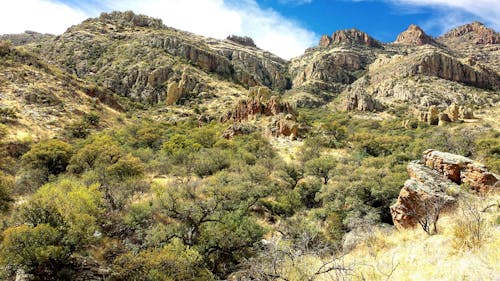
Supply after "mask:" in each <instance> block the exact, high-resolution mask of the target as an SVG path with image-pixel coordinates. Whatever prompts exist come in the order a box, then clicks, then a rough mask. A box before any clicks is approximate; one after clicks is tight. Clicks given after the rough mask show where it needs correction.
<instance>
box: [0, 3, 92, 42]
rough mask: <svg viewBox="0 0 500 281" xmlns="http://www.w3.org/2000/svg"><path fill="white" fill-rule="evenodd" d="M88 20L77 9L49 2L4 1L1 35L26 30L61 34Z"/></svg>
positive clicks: (0, 26)
mask: <svg viewBox="0 0 500 281" xmlns="http://www.w3.org/2000/svg"><path fill="white" fill-rule="evenodd" d="M86 18H88V15H87V14H86V13H84V12H83V11H81V10H79V9H77V8H72V7H69V6H68V5H65V4H62V3H57V2H52V1H49V0H14V1H2V9H0V34H6V33H21V32H24V31H26V30H33V31H38V32H43V33H55V34H59V33H63V32H64V31H65V30H66V29H67V28H68V27H69V26H71V25H73V24H77V23H79V22H81V21H83V20H84V19H86Z"/></svg>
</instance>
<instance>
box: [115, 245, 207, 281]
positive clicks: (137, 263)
mask: <svg viewBox="0 0 500 281" xmlns="http://www.w3.org/2000/svg"><path fill="white" fill-rule="evenodd" d="M110 280H145V281H156V280H169V281H170V280H172V281H174V280H178V281H183V280H193V281H196V280H199V281H205V280H207V281H208V280H214V276H213V275H212V274H211V273H210V271H209V270H207V269H206V268H205V267H204V262H203V259H202V257H201V255H200V254H199V253H198V252H197V251H196V250H195V249H193V248H189V247H187V246H185V245H183V244H182V243H181V242H180V241H179V240H177V239H174V240H173V241H172V242H170V243H169V244H167V245H166V246H164V247H162V248H160V249H148V250H143V251H140V252H139V253H138V254H135V253H125V254H123V255H121V256H119V257H118V258H117V259H116V260H115V261H114V266H113V274H112V276H111V278H110Z"/></svg>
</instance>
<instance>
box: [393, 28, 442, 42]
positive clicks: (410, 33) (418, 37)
mask: <svg viewBox="0 0 500 281" xmlns="http://www.w3.org/2000/svg"><path fill="white" fill-rule="evenodd" d="M394 43H396V44H407V45H418V46H421V45H425V44H435V43H436V42H435V41H434V39H432V37H430V36H429V35H427V34H425V32H424V31H423V30H422V29H421V28H420V27H419V26H417V25H414V24H412V25H410V26H409V27H408V29H407V30H406V31H403V32H402V33H400V34H399V35H398V38H397V39H396V41H394Z"/></svg>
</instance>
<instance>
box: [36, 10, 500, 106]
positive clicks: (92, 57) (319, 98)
mask: <svg viewBox="0 0 500 281" xmlns="http://www.w3.org/2000/svg"><path fill="white" fill-rule="evenodd" d="M497 38H498V33H496V32H495V31H493V30H492V29H488V28H486V27H484V25H482V24H480V23H477V22H476V23H471V24H469V25H465V26H462V27H458V28H456V29H453V30H451V31H450V32H448V33H446V34H445V35H443V36H441V37H439V38H432V37H430V36H429V35H427V34H426V33H425V31H423V30H422V29H421V28H420V27H418V26H416V25H410V26H409V28H408V29H407V30H406V31H404V32H402V33H401V34H400V35H399V36H398V37H397V39H396V41H395V42H394V43H381V42H379V41H377V40H376V39H374V38H373V37H371V36H370V35H368V34H366V33H364V32H362V31H360V30H357V29H347V30H339V31H336V32H334V33H333V34H332V35H331V36H328V35H325V36H323V37H322V38H321V40H320V42H319V44H318V46H317V47H313V48H310V49H308V50H306V51H305V53H304V54H303V55H302V56H299V57H297V58H294V59H292V60H291V61H286V60H283V59H281V58H279V57H277V56H275V55H273V54H271V53H269V52H266V51H264V50H261V49H259V48H258V47H257V46H256V45H255V43H254V42H253V40H251V38H244V37H238V36H229V37H228V39H226V40H216V39H212V38H205V37H201V36H198V35H195V34H192V33H188V32H183V31H180V30H176V29H174V28H170V27H166V26H164V25H163V23H162V22H161V20H159V19H154V18H150V17H147V16H143V15H136V14H134V13H132V12H112V13H103V14H102V15H101V16H100V17H99V18H94V19H88V20H86V21H84V22H83V23H81V24H79V25H76V26H73V27H71V28H69V29H68V30H67V31H66V32H65V33H64V34H62V35H60V36H57V37H43V40H41V39H40V40H38V42H37V40H34V41H30V42H32V43H31V44H28V45H27V48H28V49H30V50H31V51H32V52H34V53H36V54H37V55H39V56H40V57H41V58H43V59H44V60H46V61H48V62H50V63H53V64H56V65H58V66H59V67H61V68H63V69H64V70H66V71H68V72H69V73H73V74H76V75H77V76H78V77H79V78H83V79H86V80H88V81H92V82H95V83H97V84H98V85H100V86H102V87H104V88H107V89H109V90H111V91H113V92H114V93H116V94H118V95H120V96H123V97H128V98H131V99H132V100H134V101H138V102H141V103H145V104H158V103H163V102H166V104H167V105H171V104H189V103H191V104H193V105H194V104H198V105H202V104H203V106H204V107H206V108H208V109H209V110H208V111H207V112H214V111H218V110H217V108H219V107H220V106H221V104H224V108H226V109H230V108H231V106H232V104H234V102H235V101H236V100H237V97H238V96H240V95H243V96H246V95H247V92H246V90H245V89H243V88H246V89H249V88H251V87H254V86H265V87H268V88H270V89H271V90H273V91H276V93H277V94H280V95H282V96H283V97H284V99H285V100H286V101H288V102H291V103H292V104H294V105H297V106H299V107H303V106H305V107H318V106H323V105H325V104H328V103H330V102H332V105H334V106H339V107H340V108H343V109H345V110H353V109H362V110H368V111H373V110H383V109H384V108H390V107H392V106H394V105H396V104H401V103H403V104H407V105H412V106H415V107H416V109H418V110H424V111H425V110H427V108H428V107H429V106H431V105H437V106H439V107H443V108H445V107H447V106H449V105H450V104H452V103H457V104H459V105H461V106H469V107H470V106H475V105H477V106H483V105H487V104H495V103H497V102H498V95H496V94H495V93H496V92H497V91H498V90H499V89H500V76H499V69H498V61H499V60H498V59H497V58H498V52H499V51H498V50H496V49H498V40H497ZM146 61H147V62H148V63H144V62H146ZM241 87H243V88H241ZM224 100H225V102H224ZM358 100H359V101H360V102H358ZM364 101H366V102H367V103H369V104H370V105H369V106H365V105H363V104H364V103H365V102H364ZM358 104H360V105H358Z"/></svg>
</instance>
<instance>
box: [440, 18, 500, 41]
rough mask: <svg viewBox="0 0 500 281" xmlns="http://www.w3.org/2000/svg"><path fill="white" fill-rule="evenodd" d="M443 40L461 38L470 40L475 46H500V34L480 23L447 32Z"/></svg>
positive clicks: (465, 25)
mask: <svg viewBox="0 0 500 281" xmlns="http://www.w3.org/2000/svg"><path fill="white" fill-rule="evenodd" d="M442 37H443V38H461V37H466V38H463V39H466V40H467V39H468V40H471V41H472V42H474V43H475V44H482V45H485V44H500V34H499V33H498V32H495V30H493V29H491V28H487V27H486V26H484V24H482V23H480V22H477V21H476V22H472V23H469V24H464V25H462V26H459V27H456V28H454V29H452V30H450V31H448V32H446V33H445V34H444V35H443V36H442Z"/></svg>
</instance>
